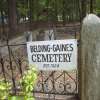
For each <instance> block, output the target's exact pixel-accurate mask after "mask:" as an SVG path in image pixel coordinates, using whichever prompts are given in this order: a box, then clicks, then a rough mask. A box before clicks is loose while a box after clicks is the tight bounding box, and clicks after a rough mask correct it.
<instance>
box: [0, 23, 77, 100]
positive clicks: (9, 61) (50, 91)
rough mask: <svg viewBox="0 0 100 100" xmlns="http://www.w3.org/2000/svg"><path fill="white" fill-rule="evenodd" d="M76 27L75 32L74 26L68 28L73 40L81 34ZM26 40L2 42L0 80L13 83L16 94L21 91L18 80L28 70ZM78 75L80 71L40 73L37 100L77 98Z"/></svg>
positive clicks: (36, 90)
mask: <svg viewBox="0 0 100 100" xmlns="http://www.w3.org/2000/svg"><path fill="white" fill-rule="evenodd" d="M76 27H77V29H76V30H75V28H74V30H73V29H72V28H73V26H68V27H66V30H69V34H70V35H71V36H72V37H73V38H76V36H77V32H79V26H77V25H76ZM72 30H73V32H72ZM24 39H25V38H24V36H20V37H18V38H16V39H11V40H7V41H3V42H2V41H1V42H0V78H4V80H5V82H7V81H10V82H12V83H13V88H12V92H13V93H14V94H18V93H19V91H20V90H21V89H20V84H19V83H18V80H19V79H20V78H21V77H22V76H23V73H24V71H25V70H27V68H28V59H27V51H26V43H25V40H24ZM66 67H67V66H66ZM77 75H78V70H73V71H72V72H67V71H49V72H46V71H40V72H39V75H38V82H37V85H36V88H35V90H34V91H33V93H34V95H35V96H36V98H37V99H36V100H38V99H39V100H41V99H40V98H44V99H47V100H49V99H50V100H56V99H57V98H58V99H59V98H61V99H60V100H67V97H68V96H71V97H74V98H77V95H78V77H77ZM61 95H62V96H61ZM59 96H61V97H59ZM64 96H67V97H66V99H63V98H64ZM44 99H43V100H44ZM68 100H69V99H68ZM76 100H77V99H76Z"/></svg>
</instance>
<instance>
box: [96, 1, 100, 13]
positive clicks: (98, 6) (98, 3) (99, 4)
mask: <svg viewBox="0 0 100 100" xmlns="http://www.w3.org/2000/svg"><path fill="white" fill-rule="evenodd" d="M96 13H99V14H100V0H96Z"/></svg>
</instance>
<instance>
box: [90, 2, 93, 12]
mask: <svg viewBox="0 0 100 100" xmlns="http://www.w3.org/2000/svg"><path fill="white" fill-rule="evenodd" d="M90 13H93V0H90Z"/></svg>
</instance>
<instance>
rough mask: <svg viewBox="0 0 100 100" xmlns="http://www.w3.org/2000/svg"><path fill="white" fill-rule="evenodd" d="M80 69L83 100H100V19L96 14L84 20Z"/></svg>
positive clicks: (81, 96)
mask: <svg viewBox="0 0 100 100" xmlns="http://www.w3.org/2000/svg"><path fill="white" fill-rule="evenodd" d="M80 69H81V70H80V76H79V77H80V87H81V88H80V89H81V90H80V91H79V92H81V95H80V98H81V100H100V19H99V18H98V17H97V16H96V15H94V14H89V15H87V16H86V18H85V19H84V20H83V25H82V32H81V64H80Z"/></svg>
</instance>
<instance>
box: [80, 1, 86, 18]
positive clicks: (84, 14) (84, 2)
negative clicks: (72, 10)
mask: <svg viewBox="0 0 100 100" xmlns="http://www.w3.org/2000/svg"><path fill="white" fill-rule="evenodd" d="M86 10H87V0H81V20H82V19H83V18H84V17H85V16H86Z"/></svg>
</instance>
